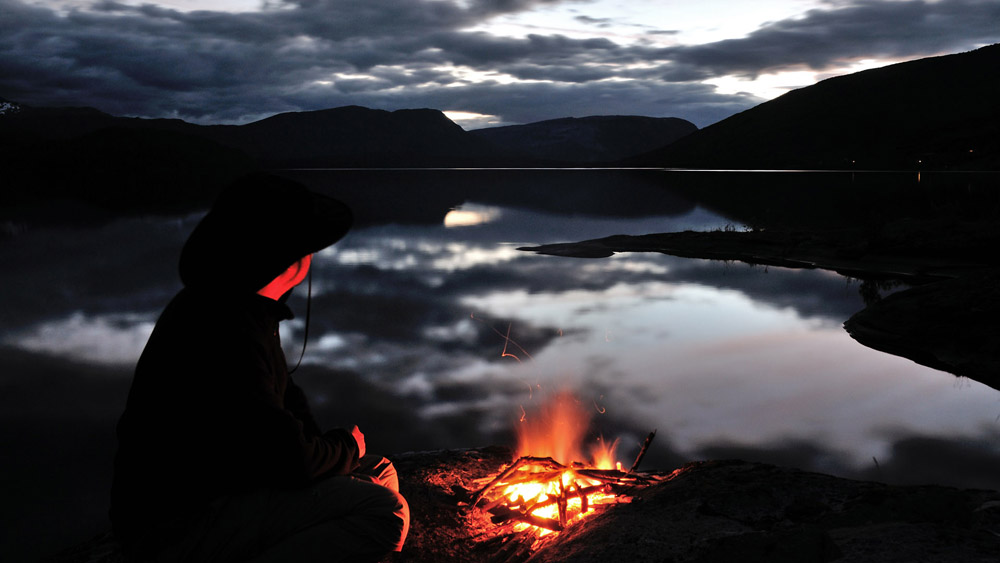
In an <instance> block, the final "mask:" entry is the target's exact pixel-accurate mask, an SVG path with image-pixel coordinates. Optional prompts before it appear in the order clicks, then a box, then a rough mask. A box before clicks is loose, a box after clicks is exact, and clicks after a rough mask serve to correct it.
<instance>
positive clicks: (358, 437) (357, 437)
mask: <svg viewBox="0 0 1000 563" xmlns="http://www.w3.org/2000/svg"><path fill="white" fill-rule="evenodd" d="M351 436H354V441H355V442H357V443H358V459H360V458H362V457H364V456H365V435H364V434H362V433H361V429H360V428H358V425H357V424H355V425H354V427H353V428H351Z"/></svg>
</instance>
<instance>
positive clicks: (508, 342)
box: [469, 313, 535, 363]
mask: <svg viewBox="0 0 1000 563" xmlns="http://www.w3.org/2000/svg"><path fill="white" fill-rule="evenodd" d="M469 318H470V319H472V320H474V321H479V322H481V323H483V324H485V325H486V326H488V327H489V328H490V330H492V331H493V332H495V333H497V334H498V335H499V336H500V338H503V351H502V352H500V357H501V358H514V359H515V360H517V361H518V363H520V362H521V358H520V357H518V356H517V355H516V354H513V353H511V352H508V351H507V348H508V347H509V346H513V347H515V348H517V349H518V350H519V353H520V354H521V355H522V356H524V357H526V358H528V359H529V360H534V359H535V358H532V357H531V354H529V353H528V351H527V350H525V349H524V347H523V346H521V345H520V344H518V343H517V342H516V341H514V340H512V339H511V337H510V329H511V326H512V325H513V323H507V333H506V334H504V333H502V332H500V331H499V330H497V329H496V327H494V326H492V325H490V324H487V323H486V321H484V320H483V319H480V318H478V317H476V314H475V313H471V314H470V315H469Z"/></svg>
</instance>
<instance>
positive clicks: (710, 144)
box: [629, 44, 1000, 170]
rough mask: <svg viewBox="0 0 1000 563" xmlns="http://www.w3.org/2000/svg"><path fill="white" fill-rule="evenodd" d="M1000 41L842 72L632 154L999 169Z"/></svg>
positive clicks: (737, 165)
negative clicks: (669, 142)
mask: <svg viewBox="0 0 1000 563" xmlns="http://www.w3.org/2000/svg"><path fill="white" fill-rule="evenodd" d="M997 99H1000V44H997V45H991V46H987V47H982V48H980V49H976V50H974V51H969V52H966V53H958V54H952V55H942V56H937V57H928V58H923V59H917V60H913V61H907V62H902V63H897V64H894V65H889V66H886V67H881V68H877V69H869V70H865V71H861V72H856V73H853V74H848V75H843V76H836V77H833V78H829V79H826V80H823V81H821V82H818V83H816V84H814V85H812V86H806V87H804V88H799V89H797V90H793V91H791V92H788V93H786V94H784V95H782V96H779V97H778V98H775V99H773V100H770V101H767V102H764V103H762V104H760V105H758V106H755V107H753V108H750V109H748V110H746V111H743V112H740V113H738V114H736V115H733V116H731V117H729V118H727V119H724V120H722V121H720V122H718V123H715V124H712V125H710V126H708V127H705V128H704V129H701V130H699V131H697V132H695V133H692V134H691V135H690V136H688V137H685V138H684V139H681V140H679V141H678V142H677V143H674V144H672V145H669V146H667V147H663V148H661V149H657V150H655V151H652V152H650V153H647V154H645V155H642V156H640V157H637V158H634V159H631V160H630V161H629V162H630V163H631V164H635V165H647V166H649V165H655V166H664V167H677V168H726V169H809V170H816V169H848V170H850V169H859V170H861V169H881V170H886V169H907V170H908V169H936V170H1000V105H998V104H996V102H995V100H997Z"/></svg>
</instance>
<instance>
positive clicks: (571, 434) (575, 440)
mask: <svg viewBox="0 0 1000 563" xmlns="http://www.w3.org/2000/svg"><path fill="white" fill-rule="evenodd" d="M523 413H524V410H523V407H522V416H521V421H520V424H518V426H517V438H518V444H517V449H518V455H521V456H537V457H551V458H552V459H554V460H556V461H558V462H559V463H561V464H563V465H570V464H572V463H573V462H574V461H583V460H584V456H583V455H582V452H581V448H582V446H583V443H584V439H585V438H586V435H587V430H588V428H589V427H590V415H591V413H590V409H588V408H584V407H583V406H582V405H581V402H580V401H579V400H578V399H577V398H576V397H575V396H574V395H573V394H572V393H569V392H566V391H563V392H560V393H557V394H556V395H555V396H553V397H552V398H550V399H549V400H548V401H547V402H546V403H545V404H544V405H543V406H542V407H541V409H539V411H538V413H536V415H535V416H532V417H528V416H525V415H524V414H523ZM617 445H618V441H617V440H615V441H614V442H612V443H611V444H610V445H609V444H607V443H606V442H605V441H604V440H603V439H601V440H599V441H598V443H597V444H594V445H593V446H591V447H590V454H591V456H590V460H591V465H592V466H594V467H597V468H598V469H613V468H614V467H615V455H614V452H615V447H616V446H617Z"/></svg>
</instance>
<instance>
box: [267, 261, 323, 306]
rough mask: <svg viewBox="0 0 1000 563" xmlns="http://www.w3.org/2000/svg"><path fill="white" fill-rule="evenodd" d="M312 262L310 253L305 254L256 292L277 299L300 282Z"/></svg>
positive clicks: (304, 277)
mask: <svg viewBox="0 0 1000 563" xmlns="http://www.w3.org/2000/svg"><path fill="white" fill-rule="evenodd" d="M311 264H312V254H307V255H306V256H303V257H302V258H300V259H299V260H298V261H297V262H295V263H294V264H292V265H291V266H289V267H288V269H287V270H285V271H284V272H282V273H281V274H280V275H279V276H278V277H276V278H274V279H273V280H271V283H269V284H267V285H266V286H264V287H262V288H261V289H260V290H259V291H258V292H257V293H258V294H260V295H263V296H264V297H268V298H270V299H274V300H275V301H277V300H278V299H279V298H281V296H282V295H284V294H285V293H287V292H288V290H290V289H292V288H293V287H295V286H297V285H299V284H300V283H302V280H304V279H306V275H307V274H308V273H309V266H310V265H311Z"/></svg>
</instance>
